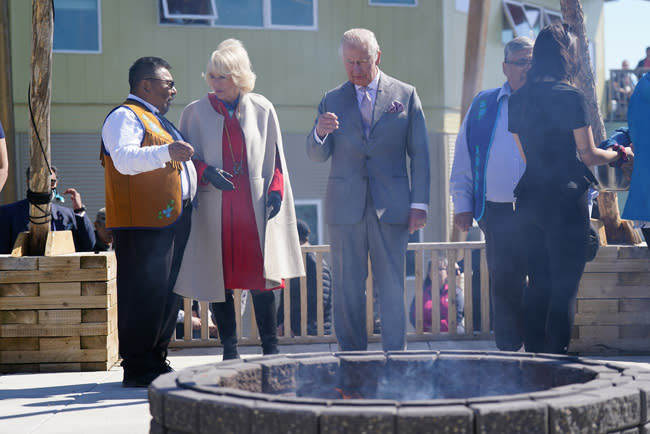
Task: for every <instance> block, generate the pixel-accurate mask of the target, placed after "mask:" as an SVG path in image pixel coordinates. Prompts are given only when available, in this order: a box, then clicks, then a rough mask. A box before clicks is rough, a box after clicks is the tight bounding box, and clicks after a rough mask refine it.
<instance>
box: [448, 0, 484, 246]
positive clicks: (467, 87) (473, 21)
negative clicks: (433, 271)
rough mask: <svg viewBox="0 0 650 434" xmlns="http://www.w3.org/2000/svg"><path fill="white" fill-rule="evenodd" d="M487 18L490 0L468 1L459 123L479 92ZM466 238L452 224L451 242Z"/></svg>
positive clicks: (464, 233)
mask: <svg viewBox="0 0 650 434" xmlns="http://www.w3.org/2000/svg"><path fill="white" fill-rule="evenodd" d="M489 18H490V0H470V2H469V13H468V16H467V36H466V38H465V67H464V68H465V69H464V71H463V94H462V96H461V104H460V116H461V121H462V120H463V118H464V117H465V114H466V113H467V110H469V106H470V105H471V104H472V99H474V96H476V94H477V93H478V92H479V91H480V90H481V89H480V87H481V81H482V80H483V60H484V59H485V44H486V42H487V29H488V22H489ZM466 238H467V232H461V231H460V230H459V229H458V228H457V227H456V225H455V224H453V222H452V228H451V241H465V239H466Z"/></svg>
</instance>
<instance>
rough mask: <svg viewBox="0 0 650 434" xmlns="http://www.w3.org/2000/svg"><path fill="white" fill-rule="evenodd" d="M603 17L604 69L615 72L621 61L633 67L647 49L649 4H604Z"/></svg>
mask: <svg viewBox="0 0 650 434" xmlns="http://www.w3.org/2000/svg"><path fill="white" fill-rule="evenodd" d="M604 14H605V68H607V70H608V71H609V70H610V69H618V68H620V67H621V62H622V61H623V60H624V59H627V60H628V61H629V62H630V67H631V68H634V67H636V64H637V62H638V61H639V60H641V59H642V58H644V57H645V49H646V47H649V46H650V1H644V0H616V1H610V2H606V3H605V5H604ZM607 77H609V72H608V73H607Z"/></svg>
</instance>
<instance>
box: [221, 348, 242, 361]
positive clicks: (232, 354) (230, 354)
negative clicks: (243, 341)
mask: <svg viewBox="0 0 650 434" xmlns="http://www.w3.org/2000/svg"><path fill="white" fill-rule="evenodd" d="M239 358H241V357H240V356H239V352H238V351H237V345H233V346H231V345H226V346H224V347H223V360H235V359H239Z"/></svg>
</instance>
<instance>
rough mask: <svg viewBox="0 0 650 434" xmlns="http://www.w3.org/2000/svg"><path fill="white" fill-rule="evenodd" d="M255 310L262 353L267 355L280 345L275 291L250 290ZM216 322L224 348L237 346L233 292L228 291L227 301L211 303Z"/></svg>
mask: <svg viewBox="0 0 650 434" xmlns="http://www.w3.org/2000/svg"><path fill="white" fill-rule="evenodd" d="M250 294H251V296H252V298H253V308H254V309H255V321H256V323H257V330H258V331H259V334H260V340H261V341H262V351H263V352H264V353H265V354H267V353H269V352H270V351H272V350H273V349H274V348H275V347H276V346H277V343H278V336H277V331H276V328H277V320H276V308H275V304H276V303H275V294H273V291H259V290H250ZM210 307H211V308H212V313H213V314H214V322H215V323H216V324H217V328H218V329H219V338H220V339H221V343H222V345H223V346H224V347H226V346H230V345H236V344H237V322H236V318H235V303H234V298H233V295H232V290H230V289H227V290H226V301H225V302H223V303H211V306H210Z"/></svg>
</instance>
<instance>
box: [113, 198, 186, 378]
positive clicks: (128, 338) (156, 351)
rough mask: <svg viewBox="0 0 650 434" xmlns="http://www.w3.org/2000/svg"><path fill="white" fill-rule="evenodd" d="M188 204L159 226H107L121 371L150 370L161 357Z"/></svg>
mask: <svg viewBox="0 0 650 434" xmlns="http://www.w3.org/2000/svg"><path fill="white" fill-rule="evenodd" d="M190 216H191V208H190V207H185V208H184V210H183V213H182V215H181V217H180V218H179V219H178V221H176V222H175V223H174V224H172V225H171V226H168V227H165V228H162V229H117V230H113V246H114V249H115V256H116V258H117V312H118V314H117V315H118V319H117V328H118V337H119V342H120V355H121V357H122V366H123V367H124V370H125V371H131V372H132V373H135V374H137V375H139V374H142V373H147V372H151V371H152V370H155V369H156V368H157V367H158V366H160V364H161V363H164V361H165V358H166V357H167V346H168V345H169V341H170V340H171V337H172V334H173V332H174V330H175V326H176V317H177V315H178V309H179V308H180V306H181V298H180V297H179V296H177V295H176V294H174V292H173V289H174V284H175V283H176V277H177V276H178V271H179V269H180V265H181V259H182V257H183V252H184V250H185V244H186V243H187V237H188V235H189V232H190V224H191V220H190Z"/></svg>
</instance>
